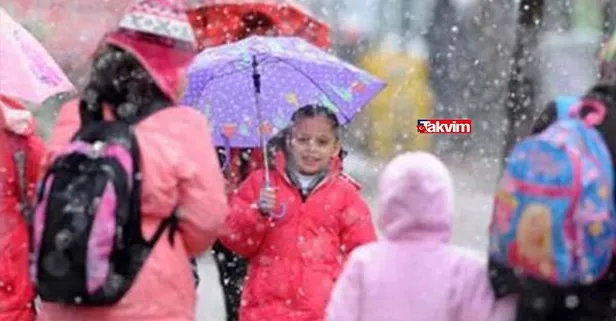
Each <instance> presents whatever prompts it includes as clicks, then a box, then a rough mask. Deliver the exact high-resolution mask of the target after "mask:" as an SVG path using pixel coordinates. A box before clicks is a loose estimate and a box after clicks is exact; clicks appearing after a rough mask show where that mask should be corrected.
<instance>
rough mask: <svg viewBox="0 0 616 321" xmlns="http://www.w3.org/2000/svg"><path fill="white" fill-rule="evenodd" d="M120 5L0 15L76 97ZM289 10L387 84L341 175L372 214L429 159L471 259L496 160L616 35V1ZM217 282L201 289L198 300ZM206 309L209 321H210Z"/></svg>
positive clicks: (328, 3)
mask: <svg viewBox="0 0 616 321" xmlns="http://www.w3.org/2000/svg"><path fill="white" fill-rule="evenodd" d="M128 2H129V1H128V0H98V1H94V0H92V1H86V0H36V1H35V0H0V6H1V7H3V8H4V9H6V10H7V11H8V12H9V14H11V15H12V16H13V17H14V18H16V19H17V20H18V21H19V22H21V23H22V24H23V25H25V26H26V27H27V28H28V29H29V30H30V31H31V32H32V33H33V34H34V35H35V36H36V37H37V38H38V39H39V40H40V41H41V42H42V43H43V44H44V46H45V47H46V48H47V49H48V50H49V51H50V52H51V54H52V55H53V56H54V58H55V59H56V60H57V61H58V62H59V64H60V65H61V67H62V68H63V69H64V70H65V71H66V73H67V74H68V75H69V77H70V78H71V80H72V81H73V82H74V83H75V84H76V85H77V86H82V85H83V84H84V81H85V79H87V73H88V63H89V58H90V56H91V54H92V53H93V52H94V50H95V49H96V47H97V44H98V41H99V39H100V38H101V37H102V36H103V34H104V32H105V31H106V30H108V29H109V28H111V27H112V26H113V25H114V24H115V23H116V22H117V19H118V18H119V16H120V15H121V12H122V10H123V8H124V7H125V6H126V5H127V4H128ZM190 2H191V3H194V4H195V5H198V4H199V0H191V1H190ZM297 2H300V3H302V4H303V5H305V6H306V7H307V8H308V9H309V10H311V11H312V12H313V13H314V14H315V15H317V16H318V17H319V18H321V19H322V20H324V21H326V22H327V23H328V24H329V25H330V26H331V28H332V36H333V37H332V48H331V50H332V51H333V52H334V53H336V54H337V55H338V56H339V57H342V58H343V59H345V60H348V61H350V62H352V63H354V64H356V65H358V66H360V67H362V68H364V69H367V70H368V71H370V72H372V73H374V74H376V75H377V76H379V77H381V78H382V79H384V80H386V81H387V82H388V84H389V86H388V88H387V89H386V90H384V91H383V92H382V94H381V95H380V96H379V97H377V99H375V100H374V101H373V102H372V104H371V105H370V106H369V107H368V108H366V109H365V110H364V111H363V112H362V114H361V115H360V116H359V117H358V118H357V119H356V120H355V121H354V122H353V123H352V124H351V126H350V127H349V128H348V129H347V131H346V133H345V144H346V147H347V148H348V149H349V150H350V151H351V153H350V156H349V157H348V159H347V160H346V162H345V166H346V169H347V171H349V172H350V174H351V175H352V176H354V177H355V178H357V179H358V180H359V181H360V182H362V183H364V195H365V196H366V198H367V199H368V200H369V201H370V203H371V205H372V207H373V209H374V210H375V212H376V213H378V204H377V201H376V199H375V196H376V193H375V190H374V187H375V186H376V184H375V181H376V179H377V175H378V173H379V171H380V169H381V168H382V166H383V164H384V163H385V162H386V161H387V160H389V159H391V158H392V157H393V156H394V155H396V154H397V153H400V152H403V151H408V150H430V151H433V152H435V153H437V154H439V155H440V156H441V157H443V159H445V160H446V162H447V163H448V165H449V166H450V168H451V169H452V173H453V175H454V178H455V182H456V196H457V199H458V202H457V203H458V211H457V212H458V213H457V214H458V216H457V221H456V226H455V237H454V238H455V242H456V243H458V244H460V245H463V246H466V247H469V248H473V249H476V250H479V251H483V250H484V249H485V246H486V243H487V240H486V235H487V233H486V232H485V231H486V226H487V224H488V220H489V215H490V210H491V207H492V191H493V188H494V184H495V182H496V180H497V178H498V175H499V172H500V168H501V164H502V161H503V155H504V153H505V152H506V151H507V149H508V148H509V147H510V146H511V144H512V143H513V142H515V141H516V140H517V139H519V138H520V137H522V136H523V135H525V134H526V133H527V132H528V129H529V125H530V124H531V123H532V119H533V118H534V117H535V116H536V115H537V114H538V112H539V111H540V110H541V108H542V107H543V106H544V105H545V104H546V103H547V102H548V101H549V100H550V99H552V98H553V97H555V96H558V95H579V94H581V93H583V92H584V91H585V90H586V89H587V88H588V87H589V86H590V85H591V84H592V83H593V82H594V81H595V80H596V79H597V55H598V51H599V50H600V46H601V43H602V42H603V40H604V39H605V38H606V36H607V35H611V34H612V33H613V32H614V26H615V24H616V0H302V1H297ZM56 98H57V99H51V100H49V101H47V102H46V103H45V104H46V106H44V107H43V108H38V109H37V110H36V113H37V117H38V119H39V125H40V132H41V134H42V135H43V136H46V135H48V133H49V129H50V127H51V125H52V124H53V120H54V118H55V112H56V111H57V108H58V106H59V105H60V103H61V102H62V101H64V100H66V99H67V98H68V97H56ZM422 118H470V119H472V120H473V133H472V134H471V135H461V136H455V135H440V136H439V135H432V136H431V135H419V134H418V133H417V131H416V124H417V119H422ZM204 260H205V261H204V262H206V263H207V262H208V261H207V260H208V259H207V258H204ZM207 266H208V265H207V264H202V267H203V268H204V269H207ZM207 271H208V272H207V273H216V271H215V270H211V269H210V270H207ZM210 279H211V280H210ZM212 282H213V283H212ZM215 283H216V278H206V279H205V281H204V285H202V289H204V288H207V287H208V286H215ZM203 291H206V293H209V292H207V290H203ZM205 295H206V296H212V295H214V296H217V295H218V294H216V293H209V294H205ZM204 309H205V310H207V311H210V312H208V313H209V314H208V315H209V316H210V317H208V320H218V319H217V316H215V315H212V312H211V311H212V310H210V309H209V307H207V308H204ZM214 311H215V310H214Z"/></svg>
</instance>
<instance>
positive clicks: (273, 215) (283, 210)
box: [269, 203, 287, 219]
mask: <svg viewBox="0 0 616 321" xmlns="http://www.w3.org/2000/svg"><path fill="white" fill-rule="evenodd" d="M269 216H270V217H271V218H273V219H281V218H283V217H285V216H287V203H282V204H281V205H280V212H279V213H278V214H276V213H269Z"/></svg>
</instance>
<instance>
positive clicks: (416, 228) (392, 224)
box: [379, 152, 453, 242]
mask: <svg viewBox="0 0 616 321" xmlns="http://www.w3.org/2000/svg"><path fill="white" fill-rule="evenodd" d="M379 191H380V194H379V195H380V210H381V216H380V218H379V225H380V226H379V227H380V229H381V231H382V232H383V235H384V237H385V238H386V239H389V240H395V241H401V240H418V239H421V240H433V241H438V242H448V241H449V239H450V238H451V225H452V219H453V183H452V179H451V174H450V173H449V170H448V169H447V167H445V165H444V164H443V163H442V162H441V161H440V160H439V159H438V158H437V157H436V156H434V155H432V154H429V153H426V152H412V153H406V154H403V155H400V156H398V157H396V158H395V159H394V160H393V161H391V162H390V163H389V164H388V165H387V167H386V168H385V170H384V171H383V173H382V174H381V178H380V181H379Z"/></svg>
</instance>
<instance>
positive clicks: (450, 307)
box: [327, 152, 515, 321]
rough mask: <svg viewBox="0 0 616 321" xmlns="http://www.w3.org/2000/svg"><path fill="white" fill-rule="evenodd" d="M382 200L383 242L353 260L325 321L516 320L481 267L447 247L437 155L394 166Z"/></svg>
mask: <svg viewBox="0 0 616 321" xmlns="http://www.w3.org/2000/svg"><path fill="white" fill-rule="evenodd" d="M380 198H381V211H382V216H381V217H380V222H379V223H380V228H381V231H382V232H383V235H384V239H383V240H380V241H379V242H376V243H372V244H370V245H366V246H363V247H361V248H358V249H357V250H355V252H353V253H352V255H351V258H350V259H349V261H348V263H347V265H346V266H345V269H344V271H343V273H342V275H341V277H340V279H339V280H338V282H337V284H336V286H335V288H334V291H333V293H332V298H331V301H330V303H329V306H328V309H327V320H329V321H359V320H361V321H382V320H387V321H409V320H413V321H507V320H513V318H514V310H515V302H514V301H513V300H510V299H507V300H504V301H498V302H495V299H494V295H493V293H492V291H491V288H490V284H489V281H488V274H487V270H486V267H485V266H484V264H482V263H481V262H480V261H479V260H478V259H477V258H474V257H472V256H471V255H469V253H468V251H465V250H463V249H460V248H457V247H455V246H453V245H450V244H448V243H449V240H450V235H451V225H452V219H453V217H452V216H453V187H452V179H451V176H450V174H449V171H448V170H447V168H446V167H445V166H444V165H443V164H442V163H441V162H440V161H439V160H438V159H437V158H436V157H435V156H433V155H431V154H428V153H424V152H416V153H407V154H404V155H402V156H399V157H397V158H396V159H394V160H393V161H392V162H391V163H390V164H389V165H388V166H387V168H386V169H385V171H384V173H383V174H382V176H381V181H380ZM465 252H467V253H465Z"/></svg>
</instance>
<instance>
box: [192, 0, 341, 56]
mask: <svg viewBox="0 0 616 321" xmlns="http://www.w3.org/2000/svg"><path fill="white" fill-rule="evenodd" d="M200 4H201V6H202V7H200V8H198V9H194V10H191V11H190V13H189V16H190V18H191V22H192V23H193V24H194V25H196V26H200V28H199V29H200V30H201V32H200V33H198V35H197V37H198V40H199V43H200V48H207V47H212V46H218V45H222V44H226V43H231V42H234V41H238V40H241V39H243V38H245V37H246V36H248V35H249V34H258V35H269V36H297V37H300V38H303V39H305V40H307V41H309V42H311V43H312V44H314V45H315V46H318V47H320V48H323V49H324V48H328V47H329V46H330V28H329V26H328V25H327V24H326V23H325V22H323V21H321V20H319V19H318V18H317V17H315V16H314V15H312V14H311V13H310V11H309V10H308V9H306V8H305V7H303V6H302V5H300V4H298V3H297V2H295V1H289V0H287V1H284V0H203V1H200Z"/></svg>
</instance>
